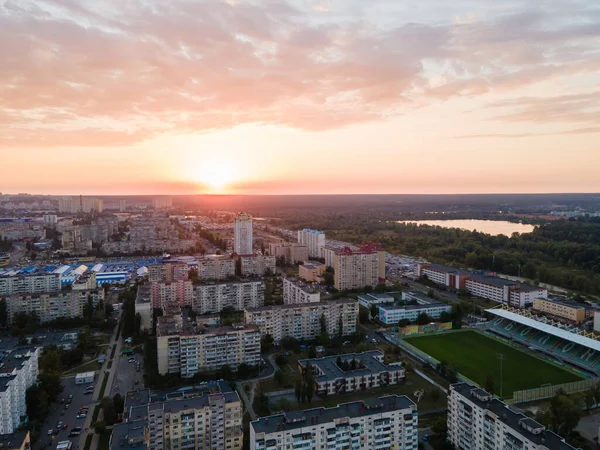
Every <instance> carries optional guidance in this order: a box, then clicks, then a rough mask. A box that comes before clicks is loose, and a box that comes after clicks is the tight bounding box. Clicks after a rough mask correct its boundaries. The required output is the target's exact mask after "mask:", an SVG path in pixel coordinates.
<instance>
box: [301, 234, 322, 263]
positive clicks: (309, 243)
mask: <svg viewBox="0 0 600 450" xmlns="http://www.w3.org/2000/svg"><path fill="white" fill-rule="evenodd" d="M298 243H299V244H300V245H304V246H306V247H308V256H309V257H310V258H321V257H322V255H321V253H322V252H321V249H322V248H323V247H325V233H323V232H322V231H318V230H311V229H310V228H305V229H303V230H299V231H298Z"/></svg>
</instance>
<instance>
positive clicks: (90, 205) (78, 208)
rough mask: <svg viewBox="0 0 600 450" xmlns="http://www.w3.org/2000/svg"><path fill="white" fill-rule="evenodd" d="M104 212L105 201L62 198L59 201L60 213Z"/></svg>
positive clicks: (87, 198) (84, 198) (89, 198)
mask: <svg viewBox="0 0 600 450" xmlns="http://www.w3.org/2000/svg"><path fill="white" fill-rule="evenodd" d="M102 211H104V200H102V199H99V198H94V197H82V196H79V197H61V198H59V199H58V212H62V213H69V214H77V213H81V212H83V213H90V212H97V213H100V212H102Z"/></svg>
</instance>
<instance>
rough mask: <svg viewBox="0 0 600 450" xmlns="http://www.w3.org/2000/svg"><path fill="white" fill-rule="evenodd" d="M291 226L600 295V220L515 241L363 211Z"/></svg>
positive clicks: (562, 224)
mask: <svg viewBox="0 0 600 450" xmlns="http://www.w3.org/2000/svg"><path fill="white" fill-rule="evenodd" d="M301 222H304V223H301ZM287 225H289V226H291V227H292V228H291V229H294V228H301V227H303V226H311V227H313V228H317V229H321V230H323V231H325V233H326V235H327V238H328V239H339V240H342V241H347V242H353V243H358V242H361V241H366V240H369V241H375V242H380V243H381V244H383V246H384V248H385V249H386V250H387V251H389V252H390V253H394V254H404V255H410V256H420V257H424V258H426V259H427V260H429V261H431V262H437V263H441V264H448V265H451V266H455V267H463V268H472V269H481V270H489V271H495V272H499V273H504V274H508V275H515V276H518V275H520V276H522V277H525V278H527V279H530V280H532V281H534V282H543V283H548V284H552V285H556V286H559V287H563V288H565V289H569V290H572V291H578V292H581V293H587V294H596V295H597V294H600V218H578V219H568V220H556V221H552V222H549V223H545V224H542V225H539V226H536V228H535V229H534V231H533V232H531V233H527V234H518V233H514V234H513V235H512V236H510V237H508V236H503V235H499V236H492V235H489V234H484V233H479V232H476V231H474V232H471V231H465V230H459V229H455V228H453V229H448V228H441V227H435V226H427V225H414V224H399V223H395V221H388V220H381V219H380V218H374V217H373V216H372V215H370V214H360V213H358V214H330V215H316V214H315V215H313V216H311V217H309V218H307V217H306V215H304V217H303V219H299V220H293V219H292V218H288V220H286V226H287Z"/></svg>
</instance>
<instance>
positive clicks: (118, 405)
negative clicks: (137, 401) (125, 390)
mask: <svg viewBox="0 0 600 450" xmlns="http://www.w3.org/2000/svg"><path fill="white" fill-rule="evenodd" d="M113 404H114V405H115V410H116V411H117V414H121V413H122V412H123V408H124V407H125V400H124V399H123V397H121V394H119V393H116V394H115V396H114V397H113Z"/></svg>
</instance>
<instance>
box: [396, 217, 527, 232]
mask: <svg viewBox="0 0 600 450" xmlns="http://www.w3.org/2000/svg"><path fill="white" fill-rule="evenodd" d="M398 223H415V224H417V225H431V226H438V227H444V228H460V229H461V230H468V231H475V230H477V231H479V232H480V233H486V234H491V235H493V236H497V235H499V234H504V235H505V236H511V235H512V234H513V233H514V232H517V233H531V232H532V231H533V229H534V228H535V227H534V226H533V225H525V224H522V223H514V222H507V221H505V220H477V219H464V220H399V221H398Z"/></svg>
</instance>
